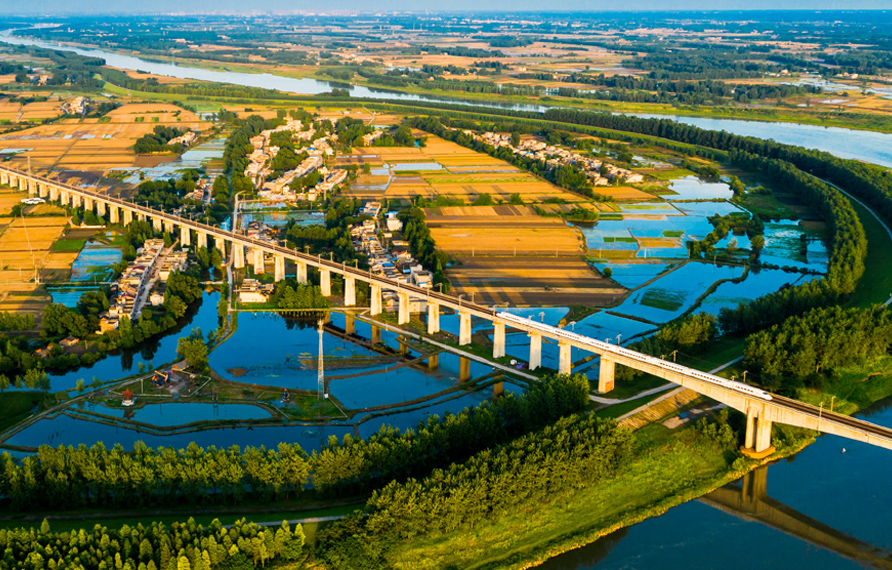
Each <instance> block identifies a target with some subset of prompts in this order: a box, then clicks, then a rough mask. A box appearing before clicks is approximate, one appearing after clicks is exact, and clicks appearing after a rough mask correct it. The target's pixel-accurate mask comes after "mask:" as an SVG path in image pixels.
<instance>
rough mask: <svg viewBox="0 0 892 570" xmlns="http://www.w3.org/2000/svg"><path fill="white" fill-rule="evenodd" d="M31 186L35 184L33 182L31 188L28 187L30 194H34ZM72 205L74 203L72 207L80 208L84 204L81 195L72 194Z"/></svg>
mask: <svg viewBox="0 0 892 570" xmlns="http://www.w3.org/2000/svg"><path fill="white" fill-rule="evenodd" d="M31 186H33V184H32V185H30V186H29V188H28V192H29V193H30V194H33V192H31ZM71 205H72V207H74V208H80V207H81V205H82V204H81V197H80V196H79V195H77V194H72V195H71Z"/></svg>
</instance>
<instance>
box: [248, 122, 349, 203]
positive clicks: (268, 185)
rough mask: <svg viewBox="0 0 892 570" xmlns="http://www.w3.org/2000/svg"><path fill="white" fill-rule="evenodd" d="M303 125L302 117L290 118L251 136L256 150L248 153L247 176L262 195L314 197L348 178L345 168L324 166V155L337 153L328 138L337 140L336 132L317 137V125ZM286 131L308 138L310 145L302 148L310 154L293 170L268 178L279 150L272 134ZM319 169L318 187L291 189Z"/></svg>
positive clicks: (304, 138) (281, 197) (268, 196)
mask: <svg viewBox="0 0 892 570" xmlns="http://www.w3.org/2000/svg"><path fill="white" fill-rule="evenodd" d="M302 129H303V124H302V123H301V122H300V121H298V120H295V119H288V120H287V122H286V123H285V124H284V125H281V126H279V127H276V128H275V129H268V130H265V131H263V132H261V133H260V134H259V135H257V136H255V137H253V138H252V139H251V145H252V146H253V147H254V151H253V152H252V153H251V154H250V155H249V156H248V159H249V160H250V161H251V162H250V163H249V164H248V166H247V167H246V168H245V176H246V177H248V178H250V179H251V180H252V181H253V182H254V187H255V188H257V189H258V190H259V191H260V195H261V196H263V197H265V198H275V197H279V198H280V199H289V198H297V199H298V200H310V201H313V200H315V199H316V197H317V196H318V195H319V194H320V193H326V192H329V191H331V190H332V189H333V188H334V187H335V186H336V185H338V184H340V183H341V182H343V181H344V179H345V178H347V171H346V170H334V171H329V170H328V169H327V168H325V166H324V159H325V157H326V156H334V149H332V148H331V144H330V143H329V138H330V140H331V141H336V140H337V135H331V136H330V137H328V136H323V137H320V138H317V139H315V140H314V139H313V137H315V135H316V129H315V128H313V127H312V126H310V127H309V128H308V129H307V130H302ZM285 131H287V132H290V133H292V136H294V137H296V138H297V139H298V140H299V141H307V142H309V147H307V148H302V149H301V150H303V151H305V152H306V153H307V154H308V155H309V156H307V158H306V159H304V160H303V161H302V162H301V163H300V164H299V165H297V167H296V168H294V169H293V170H289V171H288V172H285V173H284V174H283V175H282V176H280V177H279V178H277V179H276V180H271V181H267V178H268V177H269V176H270V174H272V170H271V169H270V164H271V162H272V160H273V159H274V158H275V157H276V155H277V154H278V153H279V147H277V146H273V145H271V144H270V138H271V137H272V135H273V133H277V132H285ZM316 171H319V173H320V174H321V175H322V181H321V182H320V183H319V184H318V185H317V186H316V187H315V188H312V189H310V190H308V191H306V192H301V193H300V195H297V194H296V193H295V192H294V191H293V190H292V188H291V183H292V182H293V181H294V180H297V179H300V178H303V177H304V176H306V175H308V174H310V173H312V172H316Z"/></svg>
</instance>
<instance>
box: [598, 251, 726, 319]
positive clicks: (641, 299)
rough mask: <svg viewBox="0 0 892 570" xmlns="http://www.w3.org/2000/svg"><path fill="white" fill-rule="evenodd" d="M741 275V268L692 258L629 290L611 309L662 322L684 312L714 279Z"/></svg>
mask: <svg viewBox="0 0 892 570" xmlns="http://www.w3.org/2000/svg"><path fill="white" fill-rule="evenodd" d="M741 275H743V268H742V267H737V266H729V265H714V264H711V263H705V262H697V261H692V262H689V263H686V264H685V265H683V266H681V267H679V268H678V269H676V270H675V271H672V272H669V273H667V274H665V275H663V276H662V277H660V278H659V279H657V280H656V281H654V282H653V283H651V284H650V285H647V286H645V287H642V288H641V289H638V290H636V291H634V292H632V294H631V295H629V297H628V298H627V299H626V300H625V301H623V303H622V304H621V305H620V306H619V307H617V308H616V309H614V310H615V311H616V312H617V313H620V314H623V315H628V316H630V317H638V318H641V319H647V320H648V321H651V322H654V323H659V324H662V323H665V322H668V321H670V320H672V319H674V318H676V317H678V316H680V315H681V314H682V313H684V312H685V311H686V310H687V309H688V308H690V306H691V305H692V304H693V303H694V302H695V301H696V300H697V298H698V297H699V296H700V295H702V294H703V292H704V291H706V289H707V288H709V287H710V286H711V285H712V284H713V283H715V282H716V281H719V280H722V279H733V278H736V277H740V276H741Z"/></svg>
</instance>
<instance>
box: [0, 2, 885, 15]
mask: <svg viewBox="0 0 892 570" xmlns="http://www.w3.org/2000/svg"><path fill="white" fill-rule="evenodd" d="M543 9H546V10H555V11H557V10H578V11H592V12H597V11H619V10H666V11H673V10H878V9H890V10H892V0H624V1H623V2H617V1H616V0H549V1H548V2H542V0H325V1H324V2H319V1H318V0H253V1H251V2H245V1H244V0H0V14H3V15H12V14H23V13H38V14H47V15H51V14H60V15H61V14H63V13H80V14H102V13H159V12H212V11H217V12H251V11H255V12H268V11H269V12H272V11H298V10H303V11H315V10H329V11H331V10H359V11H374V10H393V11H401V10H410V11H415V12H418V11H439V10H448V11H463V10H498V11H504V10H511V11H520V10H529V11H534V10H543Z"/></svg>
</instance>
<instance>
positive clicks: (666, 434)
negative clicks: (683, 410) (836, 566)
mask: <svg viewBox="0 0 892 570" xmlns="http://www.w3.org/2000/svg"><path fill="white" fill-rule="evenodd" d="M635 440H636V450H635V457H634V459H633V460H632V461H631V462H630V463H629V464H628V465H627V466H626V467H625V469H623V471H622V473H621V474H620V475H619V476H618V477H614V478H611V479H607V480H603V481H600V482H598V483H596V484H594V485H592V486H591V487H589V488H586V489H582V490H578V491H572V490H571V491H568V492H567V493H566V494H564V495H563V496H560V497H555V500H554V501H553V502H551V503H550V504H548V505H542V507H541V508H536V509H524V510H522V511H519V512H515V513H511V514H508V515H500V516H499V517H498V518H497V519H496V520H495V521H494V522H493V523H492V524H487V525H480V526H478V527H476V528H473V529H462V530H461V531H459V532H452V533H444V534H437V535H432V536H419V537H413V538H412V539H411V540H409V541H406V542H403V543H401V544H399V545H398V546H397V547H396V548H395V549H394V550H393V551H392V552H391V553H390V554H389V555H388V559H389V560H390V561H392V563H393V565H394V567H395V568H400V569H402V568H405V569H408V568H412V569H434V568H462V569H489V570H495V569H509V568H526V567H529V566H530V565H532V564H533V563H535V562H537V561H542V560H544V559H546V558H550V557H552V556H555V555H557V554H559V553H561V552H564V551H567V550H570V549H572V548H575V547H578V546H582V545H584V544H587V543H589V542H592V541H594V540H595V539H597V538H599V537H601V536H604V535H606V534H608V533H610V532H613V531H615V530H617V529H619V528H622V527H624V526H628V525H631V524H634V523H637V522H640V521H641V520H644V519H646V518H649V517H652V516H657V515H660V514H662V513H664V512H665V511H666V510H668V509H669V508H671V507H673V506H676V505H678V504H681V503H683V502H685V501H688V500H691V499H693V498H696V497H699V496H701V495H703V494H705V493H707V492H709V491H711V490H713V489H715V488H717V487H719V486H721V485H724V484H726V483H728V482H730V481H732V480H734V479H736V478H738V477H740V476H741V475H742V474H743V473H744V472H745V471H747V470H748V469H750V468H751V467H753V466H755V465H757V464H758V462H755V461H745V460H744V461H742V462H740V463H736V464H734V465H735V466H736V467H735V466H732V465H729V459H730V458H731V457H733V453H731V452H730V450H728V449H723V448H721V447H720V446H719V445H717V444H715V443H713V442H712V440H709V439H707V438H705V437H704V436H702V435H701V434H700V433H699V432H698V431H697V430H696V429H694V428H693V427H691V426H688V427H684V428H680V429H678V430H675V431H671V430H669V429H667V428H665V427H663V426H662V425H657V424H655V425H650V426H648V427H646V428H644V429H642V430H640V431H638V432H636V434H635ZM799 447H801V446H799ZM794 449H798V447H791V448H790V450H791V451H792V450H794Z"/></svg>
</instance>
